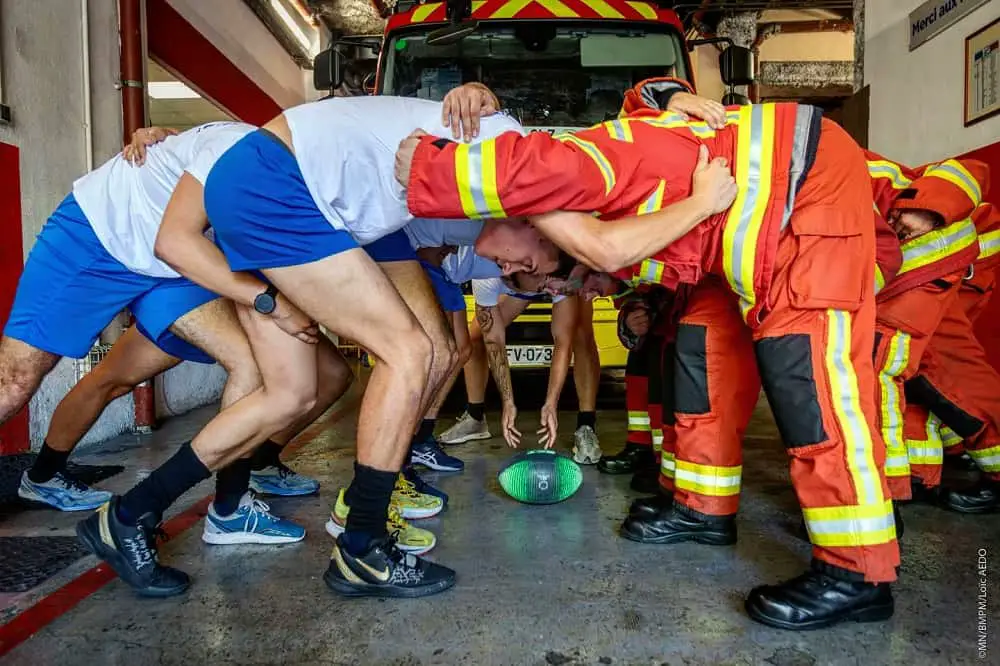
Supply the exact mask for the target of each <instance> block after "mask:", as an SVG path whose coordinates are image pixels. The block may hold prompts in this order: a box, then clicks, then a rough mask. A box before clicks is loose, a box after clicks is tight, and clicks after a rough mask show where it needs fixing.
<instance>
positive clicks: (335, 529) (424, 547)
mask: <svg viewBox="0 0 1000 666" xmlns="http://www.w3.org/2000/svg"><path fill="white" fill-rule="evenodd" d="M350 512H351V509H350V507H348V506H347V503H346V502H344V489H343V488H341V490H340V493H339V494H338V495H337V502H336V503H335V504H334V505H333V510H332V511H330V519H329V520H328V521H326V532H327V534H329V535H330V536H332V537H334V538H336V537H339V536H340V535H341V534H343V533H344V530H345V529H346V528H347V516H348V514H350ZM385 528H386V531H387V532H389V534H395V535H396V542H397V545H398V546H399V549H400V550H403V551H406V552H408V553H413V554H415V555H421V554H423V553H426V552H427V551H429V550H431V549H432V548H434V546H435V545H436V544H437V537H435V536H434V533H433V532H430V531H428V530H423V529H420V528H419V527H414V526H413V525H410V524H409V523H408V522H406V520H404V519H403V517H402V516H401V515H399V509H398V508H397V507H395V506H394V505H392V504H390V505H389V517H388V520H387V521H386V524H385Z"/></svg>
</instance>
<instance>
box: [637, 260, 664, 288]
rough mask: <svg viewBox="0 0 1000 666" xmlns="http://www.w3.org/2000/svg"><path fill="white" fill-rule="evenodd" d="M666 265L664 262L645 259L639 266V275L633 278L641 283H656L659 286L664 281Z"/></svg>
mask: <svg viewBox="0 0 1000 666" xmlns="http://www.w3.org/2000/svg"><path fill="white" fill-rule="evenodd" d="M664 268H665V264H664V263H663V262H662V261H656V260H655V259H645V260H643V262H642V263H641V264H639V273H638V274H636V275H634V276H633V278H634V280H635V281H636V282H639V283H643V282H645V283H650V282H652V283H654V284H659V282H660V280H662V279H663V269H664Z"/></svg>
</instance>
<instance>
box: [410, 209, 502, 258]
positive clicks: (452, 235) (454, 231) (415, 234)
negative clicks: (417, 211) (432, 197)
mask: <svg viewBox="0 0 1000 666" xmlns="http://www.w3.org/2000/svg"><path fill="white" fill-rule="evenodd" d="M482 230H483V223H482V221H481V220H432V219H427V218H422V217H417V218H414V219H413V221H412V222H410V223H409V224H407V225H406V226H405V227H403V231H404V232H405V233H406V236H407V238H409V239H410V245H412V246H413V249H414V250H419V249H420V248H422V247H444V246H445V245H456V246H458V247H465V246H469V245H475V244H476V239H477V238H479V234H480V232H481V231H482Z"/></svg>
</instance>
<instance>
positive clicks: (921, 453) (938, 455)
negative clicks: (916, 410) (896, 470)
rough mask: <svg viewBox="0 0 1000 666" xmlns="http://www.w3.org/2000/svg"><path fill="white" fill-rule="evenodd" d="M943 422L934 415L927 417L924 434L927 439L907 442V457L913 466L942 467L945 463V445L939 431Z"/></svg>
mask: <svg viewBox="0 0 1000 666" xmlns="http://www.w3.org/2000/svg"><path fill="white" fill-rule="evenodd" d="M940 428H941V421H940V420H939V419H938V417H936V416H934V415H933V414H928V415H927V422H926V423H925V424H924V432H925V433H926V436H927V439H923V440H921V439H908V440H906V455H907V457H908V458H909V461H910V464H911V465H940V464H942V463H943V462H944V444H943V442H942V441H941V436H940V434H939V430H940Z"/></svg>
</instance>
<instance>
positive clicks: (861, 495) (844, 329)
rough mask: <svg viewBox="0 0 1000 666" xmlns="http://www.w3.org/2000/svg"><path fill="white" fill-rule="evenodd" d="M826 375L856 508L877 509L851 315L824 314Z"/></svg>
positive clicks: (880, 499)
mask: <svg viewBox="0 0 1000 666" xmlns="http://www.w3.org/2000/svg"><path fill="white" fill-rule="evenodd" d="M826 312H827V320H828V322H827V343H826V359H825V360H826V374H827V378H828V380H829V382H830V396H831V398H832V401H833V411H834V414H835V415H836V417H837V423H838V425H839V427H840V431H841V432H842V433H843V436H844V445H845V451H846V457H847V466H848V468H849V469H850V472H851V478H852V479H853V481H854V488H855V492H857V494H858V504H861V505H872V504H875V505H881V504H882V503H883V502H884V501H885V498H884V497H883V496H882V483H881V481H880V479H879V476H878V468H877V467H876V466H875V457H874V454H873V450H872V449H873V444H872V435H871V431H870V430H869V429H868V422H867V421H866V420H865V415H864V412H862V411H861V398H860V391H859V389H858V378H857V375H856V374H855V372H854V366H853V365H852V363H851V313H849V312H845V311H843V310H833V309H830V310H827V311H826Z"/></svg>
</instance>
